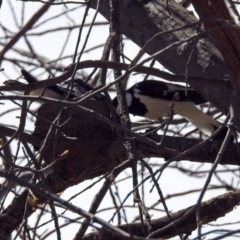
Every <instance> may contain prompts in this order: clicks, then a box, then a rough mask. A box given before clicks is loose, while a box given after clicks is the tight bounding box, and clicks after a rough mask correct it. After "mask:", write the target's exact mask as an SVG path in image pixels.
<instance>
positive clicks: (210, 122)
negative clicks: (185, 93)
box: [176, 103, 221, 136]
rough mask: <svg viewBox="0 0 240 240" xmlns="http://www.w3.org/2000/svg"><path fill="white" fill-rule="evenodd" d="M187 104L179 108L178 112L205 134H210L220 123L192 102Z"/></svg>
mask: <svg viewBox="0 0 240 240" xmlns="http://www.w3.org/2000/svg"><path fill="white" fill-rule="evenodd" d="M187 104H188V106H187V107H186V108H184V109H183V108H181V110H180V111H179V112H178V114H179V115H181V116H183V117H184V118H186V119H188V120H189V121H190V122H191V123H193V124H194V125H195V126H196V127H197V128H198V129H199V130H200V131H201V132H203V133H204V134H205V135H207V136H211V135H212V134H213V132H214V131H215V130H216V129H217V128H218V127H219V126H220V125H221V123H219V122H218V121H217V120H215V119H214V118H213V117H211V116H209V115H207V114H206V113H204V112H202V111H201V110H199V109H198V108H197V107H196V106H195V105H194V104H192V103H187ZM176 109H177V108H176Z"/></svg>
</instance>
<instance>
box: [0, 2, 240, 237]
mask: <svg viewBox="0 0 240 240" xmlns="http://www.w3.org/2000/svg"><path fill="white" fill-rule="evenodd" d="M9 2H11V4H12V5H13V6H14V10H15V12H16V14H17V16H18V19H19V17H20V16H21V11H22V2H21V1H12V0H7V1H4V2H3V5H2V8H1V10H0V21H1V24H2V25H3V26H8V28H10V29H11V31H13V32H15V31H16V30H17V27H16V24H15V23H14V21H13V19H12V15H11V12H10V9H9V4H8V3H9ZM41 6H42V3H36V2H26V3H25V9H24V11H25V14H26V15H25V16H26V19H25V20H24V22H26V20H27V19H28V18H29V17H31V16H32V14H33V13H35V11H36V10H37V9H39V7H41ZM73 6H74V7H75V6H76V5H73ZM70 7H71V5H69V8H70ZM63 9H64V7H63V6H52V7H51V8H50V9H49V10H48V12H47V13H46V14H45V15H43V17H42V18H41V19H40V22H42V21H43V20H44V19H48V18H49V17H51V16H52V15H55V14H57V13H59V12H61V11H62V10H63ZM83 13H84V8H82V9H78V10H76V11H73V12H71V13H69V16H70V18H71V19H72V20H74V21H76V22H77V23H79V24H80V23H81V21H82V17H83ZM93 14H94V11H93V10H90V14H89V16H88V20H87V22H91V19H92V17H93ZM70 18H69V19H65V18H64V19H63V18H61V21H60V20H59V18H58V19H56V20H55V21H51V22H48V23H46V24H43V25H42V27H41V28H38V29H37V30H36V31H34V30H31V31H30V33H35V32H40V30H41V31H44V30H45V29H46V28H55V27H60V26H65V25H66V23H67V24H69V25H71V21H72V20H71V19H70ZM64 20H65V21H64ZM97 21H106V20H105V19H104V18H102V17H101V15H100V14H99V15H98V18H97ZM38 24H39V22H38V23H37V25H38ZM48 24H50V26H49V25H48ZM87 31H88V28H84V34H86V33H87ZM77 34H78V30H74V31H72V33H71V36H70V42H69V43H68V45H67V48H66V49H65V52H64V54H63V55H68V54H72V53H73V52H74V50H75V45H76V39H77ZM2 36H4V35H3V33H2V32H1V31H0V41H1V42H4V41H8V40H4V39H3V38H2ZM107 36H108V26H103V27H101V26H99V27H94V28H93V31H92V32H91V35H90V38H89V42H88V43H87V47H86V49H89V48H91V47H93V46H95V45H99V44H103V43H104V42H105V41H106V39H107ZM65 39H66V36H65V32H56V33H54V34H51V33H50V34H45V35H43V36H42V37H39V36H35V37H34V36H33V37H29V40H30V41H31V43H32V44H33V46H34V49H35V50H36V52H37V53H39V54H40V55H41V56H43V57H46V58H49V59H56V58H58V56H59V52H60V51H61V49H62V46H63V44H64V42H65ZM82 43H83V41H81V44H82ZM81 46H82V45H81ZM81 46H80V49H81ZM0 47H1V46H0ZM14 47H18V48H25V49H27V47H26V43H25V41H24V40H22V39H21V40H20V41H19V42H18V43H17V44H16V45H15V46H14ZM124 52H125V54H126V55H127V56H128V57H130V58H133V57H134V56H135V55H136V54H137V52H138V47H137V46H136V45H135V44H133V43H131V41H129V40H126V41H125V48H124ZM101 54H102V48H99V49H96V50H95V51H91V52H89V53H85V54H84V55H83V56H82V60H99V59H100V58H101ZM12 56H15V53H14V52H13V51H11V52H9V53H8V54H7V57H9V58H10V57H12ZM58 63H59V64H62V65H64V66H68V65H69V64H70V63H71V62H70V59H68V60H63V61H61V62H58ZM1 67H2V68H4V69H5V71H4V73H0V84H1V83H2V82H3V81H5V80H7V79H16V78H17V77H18V76H19V75H20V69H19V68H18V67H16V68H12V66H11V65H10V64H8V63H7V62H6V61H5V62H4V65H2V66H1ZM86 71H87V72H90V69H89V70H86ZM47 76H48V75H47V74H46V73H42V72H41V71H39V80H41V79H45V78H47ZM141 79H142V77H141V76H140V75H138V76H135V77H133V76H132V77H131V83H132V84H134V83H135V81H139V80H141ZM132 84H131V85H132ZM12 107H14V105H13V104H12V103H10V102H5V105H0V113H1V112H3V111H5V110H6V109H10V108H12ZM16 115H18V114H16V112H14V113H11V114H9V115H7V116H4V117H1V118H0V124H8V125H10V126H12V125H17V124H18V119H17V118H16ZM32 128H33V125H32V124H31V123H30V122H29V123H28V125H27V126H26V129H29V130H30V129H32ZM15 143H16V141H15ZM13 152H14V151H13ZM151 161H152V162H157V161H158V162H159V161H161V163H163V162H164V160H163V159H151ZM173 165H174V164H173ZM179 165H180V166H184V167H186V168H189V169H192V170H194V169H195V170H197V169H198V167H199V166H200V164H192V163H190V162H187V161H182V162H181V163H179ZM170 166H172V165H170ZM174 166H175V165H174ZM210 168H211V165H210V164H205V165H204V167H202V168H200V170H208V169H210ZM221 168H222V169H225V168H224V167H221V166H219V169H221ZM231 168H234V167H231ZM235 168H236V167H235ZM126 176H131V171H130V170H127V171H124V172H123V173H122V174H121V175H120V176H119V177H118V178H117V181H119V180H120V179H123V178H125V177H126ZM221 176H222V178H224V180H225V181H226V182H227V183H231V181H232V175H229V174H225V175H223V174H222V175H221ZM206 177H207V175H204V176H203V177H202V178H200V179H196V178H189V177H187V176H186V175H183V174H181V173H180V172H179V171H178V170H175V169H173V168H171V167H169V168H167V169H166V170H165V171H164V173H163V175H162V177H161V179H160V181H159V184H160V187H161V189H162V191H163V194H164V196H167V195H168V194H173V193H179V192H183V191H188V190H191V189H201V188H202V187H203V186H204V183H205V180H206ZM96 180H97V179H93V180H92V181H85V182H83V183H81V184H79V185H77V186H75V187H71V188H69V189H67V190H66V191H65V192H64V193H62V194H61V197H62V198H63V199H65V200H67V199H68V198H69V197H70V196H72V195H74V194H75V193H77V192H80V191H81V190H82V189H84V188H85V187H87V186H88V185H89V184H91V183H92V182H94V181H96ZM139 181H140V179H139ZM234 181H235V186H236V187H238V184H237V182H239V179H238V178H235V179H234ZM211 184H216V185H219V182H218V180H217V179H216V178H215V177H213V179H212V181H211ZM101 186H102V182H101V183H98V184H97V185H95V186H94V187H93V188H92V189H90V190H88V191H86V192H85V193H83V194H81V195H80V196H79V197H77V198H75V199H74V200H73V201H71V203H73V204H76V205H77V206H78V207H80V208H83V209H84V210H88V209H89V206H90V204H91V202H92V200H93V197H94V195H95V194H96V193H97V192H98V190H99V188H100V187H101ZM151 186H152V184H151V183H150V181H148V184H146V186H145V189H146V194H145V203H146V206H150V205H151V204H153V203H154V202H156V201H157V199H159V197H158V195H157V193H156V190H154V191H153V192H152V193H149V190H150V188H151ZM118 188H119V189H118V190H119V193H120V194H121V198H122V199H121V200H123V199H124V198H125V196H126V195H127V194H128V192H129V191H131V190H132V183H131V178H130V179H129V180H128V181H123V182H121V183H119V184H118ZM113 190H114V186H113ZM225 192H226V190H225V189H220V190H214V191H207V192H206V194H205V197H204V199H203V200H207V199H210V198H212V197H214V196H218V195H220V194H223V193H225ZM198 197H199V194H195V193H194V194H189V195H187V196H184V197H181V196H180V197H177V198H173V199H169V200H167V206H168V208H169V210H170V211H177V210H180V209H183V208H186V207H189V206H190V205H192V204H194V203H196V202H197V199H198ZM9 201H10V196H9V197H8V202H7V204H9ZM7 204H5V206H7ZM126 204H127V205H133V201H132V197H130V198H129V199H128V200H127V202H126ZM109 205H111V206H112V200H111V198H110V196H109V193H108V194H107V195H106V197H105V198H104V201H103V202H102V204H101V206H100V208H99V210H100V209H104V208H108V207H109ZM161 209H162V207H161ZM62 211H63V210H61V209H59V213H61V212H62ZM126 212H127V218H128V222H130V221H131V220H132V219H134V218H135V216H137V215H138V208H137V207H136V208H135V209H134V210H133V209H131V210H130V209H128V208H127V209H126ZM150 214H152V219H156V218H159V217H161V216H165V213H163V212H151V211H150ZM67 215H68V216H69V217H73V215H74V216H76V217H77V214H72V213H71V212H68V213H67ZM98 216H100V217H102V218H103V219H105V220H106V221H108V220H109V219H110V218H111V217H112V211H105V212H104V213H99V214H98ZM239 216H240V212H239V208H237V209H235V210H234V211H233V212H231V213H230V214H228V215H227V217H225V218H220V219H219V220H218V221H217V222H214V223H222V222H233V221H235V220H236V219H237V220H240V217H239ZM35 218H36V214H33V215H32V216H31V217H30V218H29V220H28V221H29V223H31V222H32V221H35ZM50 218H51V215H50V214H46V217H45V219H48V220H49V219H50ZM64 221H65V220H64V219H61V218H60V220H59V222H60V223H63V222H64ZM122 223H123V224H124V220H123V221H122ZM114 224H116V221H114ZM52 227H53V223H49V224H48V225H47V228H48V229H51V228H52ZM78 228H79V225H78V224H71V225H70V226H67V227H66V228H62V229H61V233H62V239H72V238H73V237H74V236H75V234H76V232H77V230H78ZM222 228H224V227H222ZM222 228H220V229H222ZM230 228H231V227H230V226H227V229H230ZM42 229H43V230H45V229H46V227H43V228H42ZM207 229H208V228H207V227H203V229H202V232H206V231H207ZM89 230H91V228H89ZM195 236H196V232H195V233H194V234H193V235H192V236H191V237H190V239H193V238H194V237H195ZM212 236H214V235H211V237H212ZM48 239H56V235H54V234H53V235H51V236H50V237H49V238H48ZM174 239H177V238H174ZM228 239H236V238H235V237H229V238H228Z"/></svg>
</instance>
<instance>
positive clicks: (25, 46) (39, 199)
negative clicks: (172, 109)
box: [0, 0, 240, 240]
mask: <svg viewBox="0 0 240 240" xmlns="http://www.w3.org/2000/svg"><path fill="white" fill-rule="evenodd" d="M1 3H2V2H0V6H1ZM238 4H239V3H238V2H237V1H235V2H234V1H231V0H214V1H210V0H202V1H199V0H192V1H173V0H131V1H130V0H101V1H100V0H88V1H66V2H63V1H61V2H55V1H53V0H49V1H33V2H29V1H21V2H13V1H11V0H8V1H5V2H3V3H2V6H1V14H2V13H3V11H7V9H8V10H9V11H10V13H9V14H8V15H6V16H7V17H6V18H8V19H5V18H1V33H2V34H1V37H0V45H1V52H0V60H1V79H3V80H9V79H11V78H14V79H15V80H20V81H22V82H24V79H23V78H22V74H23V75H24V77H25V79H28V78H33V79H36V80H38V81H36V82H34V81H33V82H32V83H29V84H22V85H13V86H7V85H1V86H0V91H1V95H0V101H1V106H2V110H1V113H0V114H1V120H0V121H1V122H0V143H1V151H0V157H1V160H2V166H1V170H0V176H1V177H2V184H1V189H0V198H1V214H0V238H1V239H31V240H35V239H41V240H43V239H58V240H60V239H65V238H66V237H63V232H64V234H66V233H67V232H69V236H70V232H71V235H74V236H75V237H74V239H75V240H77V239H154V238H158V239H166V238H174V239H203V238H204V237H206V238H207V239H209V238H210V237H211V239H222V238H227V237H228V238H229V236H235V237H239V227H238V224H239V219H238V218H237V217H234V218H233V219H232V220H229V219H228V218H227V216H228V215H226V214H227V213H230V212H232V213H233V212H236V210H235V207H236V206H237V205H238V204H239V199H240V192H239V191H238V185H239V165H240V158H239V146H238V143H237V132H238V129H239V128H240V111H239V108H240V104H239V103H240V102H239V86H240V85H239V83H240V80H239V76H240V75H239V69H240V57H239V56H240V45H239V39H240V37H239V36H238V35H240V29H239V25H240V21H239V14H238V11H237V9H236V6H237V5H238ZM19 6H21V8H19ZM189 6H190V7H193V8H194V10H195V12H194V13H193V12H192V11H191V10H189V9H188V8H186V7H189ZM29 11H30V12H31V14H29ZM29 15H30V17H29V19H27V16H29ZM195 15H197V16H195ZM4 16H5V15H4ZM10 22H12V23H13V25H14V27H13V28H12V26H13V25H10ZM13 29H14V30H13ZM94 32H95V33H96V34H95V35H94ZM104 33H108V35H106V37H105V38H103V37H102V36H101V35H102V34H104ZM101 39H104V40H103V42H101ZM133 44H135V45H136V46H135V48H136V49H138V52H137V53H136V54H135V53H134V52H133V51H130V48H131V46H133ZM129 46H130V47H129ZM89 53H90V54H89ZM93 55H94V56H96V57H94V60H93V59H90V57H89V56H93ZM160 69H161V70H160ZM21 70H22V72H21ZM76 78H81V79H83V80H84V81H85V82H88V83H89V84H90V85H91V86H92V87H93V90H92V91H88V92H87V93H86V94H84V95H83V96H82V97H80V98H74V99H70V98H68V96H67V94H66V96H65V97H64V98H63V99H62V100H57V99H50V98H46V97H44V96H41V95H39V96H31V95H29V93H30V92H31V91H32V90H34V89H37V88H40V87H42V88H47V87H49V86H53V85H56V84H61V83H63V82H64V81H66V80H69V79H71V80H73V79H76ZM147 78H149V79H159V80H166V81H170V82H180V83H185V84H189V85H190V86H191V87H193V88H194V89H195V90H196V91H198V92H199V93H200V94H201V95H202V96H203V97H204V98H205V99H206V100H207V101H209V103H208V104H205V105H203V106H202V110H203V111H207V113H208V114H211V115H212V116H214V117H222V120H223V121H224V119H225V121H224V123H223V124H222V127H220V128H219V129H218V130H217V131H216V132H215V133H214V134H213V136H211V137H209V138H206V137H205V136H203V135H202V134H201V133H199V131H198V130H196V129H193V126H191V125H190V124H189V123H187V122H186V120H184V119H182V118H174V119H173V116H171V117H169V118H168V119H166V120H165V122H164V123H165V124H164V123H161V122H159V121H157V120H156V121H150V120H147V119H145V120H142V121H139V119H138V120H137V121H135V120H134V119H133V118H130V117H129V114H128V109H127V105H126V100H125V98H124V89H125V88H126V86H129V85H133V83H135V79H138V81H141V80H144V79H147ZM68 87H69V90H71V84H69V86H68ZM16 91H23V92H24V94H23V95H21V94H18V93H16ZM100 93H101V94H102V95H101V96H104V97H103V98H102V99H99V98H97V97H96V96H99V94H100ZM114 93H116V95H117V97H118V101H119V103H120V105H121V110H122V116H121V122H119V121H118V120H117V119H116V116H115V112H114V109H113V106H112V102H111V98H110V96H111V97H112V96H113V94H114ZM39 102H40V104H39ZM16 116H17V118H16ZM226 116H228V117H226ZM227 123H229V124H228V126H229V128H228V131H227V134H226V137H225V139H224V140H223V141H217V140H214V138H213V137H214V136H215V135H217V134H219V133H220V132H221V130H222V129H223V128H224V127H225V125H226V124H227ZM34 125H35V126H34ZM190 128H191V130H190ZM232 135H234V136H235V140H234V142H231V141H229V140H230V138H231V136H232ZM186 161H188V162H186ZM189 161H190V162H191V163H189ZM166 175H167V176H168V177H167V178H166V177H165V176H166ZM179 176H181V179H183V180H180V179H179ZM164 179H165V180H164ZM163 183H164V184H163ZM187 183H188V184H187ZM191 183H192V184H191ZM172 185H175V188H174V192H172V191H171V190H170V188H171V187H170V186H172ZM185 186H186V187H185ZM70 187H71V188H70ZM70 190H72V191H70ZM66 192H68V195H65V194H66ZM69 192H70V193H69ZM88 193H90V194H88ZM193 194H194V196H195V198H192V197H191V196H192V195H193ZM205 195H207V198H206V199H208V200H206V199H204V197H205ZM66 196H68V197H66ZM69 196H71V197H69ZM85 204H86V205H85ZM100 205H101V206H100ZM85 206H88V208H86V207H85ZM234 210H235V211H234ZM225 215H226V217H225V218H222V219H223V221H221V222H217V223H212V222H213V221H216V220H218V219H219V218H220V217H223V216H225ZM90 227H91V229H93V231H91V232H90V231H89V229H90ZM64 236H66V235H64Z"/></svg>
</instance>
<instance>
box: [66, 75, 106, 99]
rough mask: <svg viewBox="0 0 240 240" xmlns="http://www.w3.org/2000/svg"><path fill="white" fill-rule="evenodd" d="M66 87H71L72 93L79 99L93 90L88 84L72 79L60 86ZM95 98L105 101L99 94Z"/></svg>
mask: <svg viewBox="0 0 240 240" xmlns="http://www.w3.org/2000/svg"><path fill="white" fill-rule="evenodd" d="M68 85H69V86H70V87H72V91H73V92H74V94H75V95H76V96H78V97H81V96H83V95H84V94H86V93H88V92H91V91H93V90H94V88H93V87H92V86H91V85H89V84H88V83H86V82H84V81H83V80H82V79H79V78H77V79H73V80H67V81H65V82H63V84H62V86H64V87H68ZM71 85H72V86H71ZM95 98H96V99H98V100H104V99H105V97H104V95H103V94H100V93H99V94H97V95H96V96H95Z"/></svg>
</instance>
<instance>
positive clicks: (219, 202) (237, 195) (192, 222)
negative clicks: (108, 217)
mask: <svg viewBox="0 0 240 240" xmlns="http://www.w3.org/2000/svg"><path fill="white" fill-rule="evenodd" d="M239 201H240V191H234V192H230V193H226V194H224V195H220V196H218V197H216V198H212V199H210V200H208V201H206V202H203V203H202V204H201V224H206V223H209V222H211V221H215V220H216V219H218V218H220V217H223V216H225V214H227V213H229V212H231V211H232V210H233V208H234V207H236V206H237V205H238V204H239ZM193 207H194V206H191V207H188V208H186V209H183V210H180V211H178V212H175V213H172V219H173V220H174V221H176V220H177V221H179V220H180V219H181V218H182V220H181V221H180V222H179V223H178V224H176V226H177V229H178V233H176V231H175V229H174V227H169V228H166V229H165V230H164V231H162V232H161V233H159V234H158V235H156V236H154V237H156V238H164V239H165V238H171V237H174V236H176V235H178V234H180V233H182V234H190V233H191V232H192V231H194V230H195V229H196V227H197V225H196V213H195V211H192V212H191V213H190V214H189V215H188V217H186V218H184V217H183V216H184V214H186V213H187V212H189V210H190V209H191V208H193ZM170 223H171V221H170V220H169V218H168V217H167V216H165V217H162V218H159V219H155V220H152V227H153V230H154V231H156V230H159V229H163V228H165V227H166V226H168V225H169V224H170ZM119 228H120V229H122V230H124V231H126V232H128V233H131V234H133V235H136V236H139V237H140V236H141V237H144V236H143V234H142V226H141V224H140V223H134V224H127V225H122V226H119ZM145 228H146V229H147V225H146V224H145ZM83 239H84V240H90V239H95V240H98V239H101V240H106V239H114V240H123V238H121V237H118V236H116V235H115V234H114V233H112V232H109V231H106V230H105V229H104V230H101V231H97V232H93V233H90V234H88V235H86V236H85V237H84V238H83Z"/></svg>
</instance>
